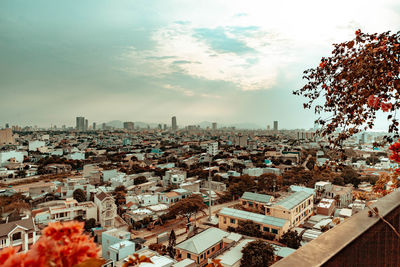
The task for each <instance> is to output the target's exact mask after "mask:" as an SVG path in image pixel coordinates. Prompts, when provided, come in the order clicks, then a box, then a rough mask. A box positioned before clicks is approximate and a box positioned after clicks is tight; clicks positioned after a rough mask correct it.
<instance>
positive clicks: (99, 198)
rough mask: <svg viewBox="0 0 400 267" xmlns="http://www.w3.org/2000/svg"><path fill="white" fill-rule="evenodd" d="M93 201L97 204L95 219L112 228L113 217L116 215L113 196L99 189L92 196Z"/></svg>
mask: <svg viewBox="0 0 400 267" xmlns="http://www.w3.org/2000/svg"><path fill="white" fill-rule="evenodd" d="M94 203H95V204H96V206H97V209H98V210H97V216H98V217H97V220H98V222H99V223H100V224H101V226H103V227H106V228H112V227H114V226H115V217H116V216H117V206H116V205H115V201H114V198H113V197H112V196H111V195H109V194H107V193H105V192H104V191H101V192H100V193H98V194H97V195H95V197H94Z"/></svg>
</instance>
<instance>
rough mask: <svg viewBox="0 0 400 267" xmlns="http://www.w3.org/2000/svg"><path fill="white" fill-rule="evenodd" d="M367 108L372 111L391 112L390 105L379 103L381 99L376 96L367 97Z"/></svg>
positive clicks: (391, 106)
mask: <svg viewBox="0 0 400 267" xmlns="http://www.w3.org/2000/svg"><path fill="white" fill-rule="evenodd" d="M368 106H370V107H372V108H374V109H378V108H380V109H382V111H383V112H388V111H391V110H392V108H393V105H392V103H390V102H387V103H386V102H383V101H381V98H380V97H378V96H374V95H370V96H369V97H368Z"/></svg>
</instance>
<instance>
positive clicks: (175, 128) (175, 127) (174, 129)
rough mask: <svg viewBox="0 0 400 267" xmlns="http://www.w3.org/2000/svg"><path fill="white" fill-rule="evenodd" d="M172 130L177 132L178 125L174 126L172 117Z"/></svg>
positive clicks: (174, 122)
mask: <svg viewBox="0 0 400 267" xmlns="http://www.w3.org/2000/svg"><path fill="white" fill-rule="evenodd" d="M172 130H173V131H176V130H178V125H177V124H176V117H175V116H173V117H172Z"/></svg>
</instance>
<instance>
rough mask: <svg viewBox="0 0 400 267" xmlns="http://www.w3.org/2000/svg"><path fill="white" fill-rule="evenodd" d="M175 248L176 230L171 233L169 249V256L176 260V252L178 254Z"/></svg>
mask: <svg viewBox="0 0 400 267" xmlns="http://www.w3.org/2000/svg"><path fill="white" fill-rule="evenodd" d="M175 246H176V235H175V231H174V229H172V230H171V233H170V234H169V239H168V247H167V251H168V254H169V256H170V257H171V258H172V259H175V252H176V251H175Z"/></svg>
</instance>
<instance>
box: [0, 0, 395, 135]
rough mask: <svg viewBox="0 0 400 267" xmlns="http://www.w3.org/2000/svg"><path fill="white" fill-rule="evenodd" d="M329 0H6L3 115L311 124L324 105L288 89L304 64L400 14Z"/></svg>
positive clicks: (22, 120)
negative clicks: (313, 106)
mask: <svg viewBox="0 0 400 267" xmlns="http://www.w3.org/2000/svg"><path fill="white" fill-rule="evenodd" d="M371 3H372V2H371ZM327 8H328V6H327V5H326V4H321V3H320V2H318V1H310V2H307V3H287V2H282V3H268V4H266V3H264V2H262V1H252V2H249V3H248V2H246V3H244V2H240V1H232V2H229V4H226V2H224V1H204V2H202V5H199V4H198V3H197V2H194V1H188V2H185V3H181V2H179V1H168V2H162V1H151V2H146V4H143V3H141V2H132V1H120V2H118V3H112V4H111V3H108V2H106V1H84V2H82V3H80V5H76V4H75V3H72V2H69V1H62V2H57V3H56V2H54V1H45V0H38V1H35V2H29V1H14V0H12V1H11V0H5V1H2V2H1V3H0V15H1V18H2V23H1V26H0V35H1V36H2V38H1V41H0V56H1V58H3V59H4V60H2V61H1V62H0V69H1V70H2V71H1V74H0V78H1V79H0V88H1V93H2V97H1V99H0V107H1V108H0V122H4V123H9V124H10V125H38V126H41V127H44V126H50V125H51V124H56V125H58V124H59V125H64V124H65V125H71V126H72V125H74V124H75V122H74V118H75V117H76V116H84V117H87V118H89V121H92V122H93V121H95V122H108V121H112V120H121V121H131V120H135V121H143V122H149V123H150V122H154V123H158V122H163V123H166V122H169V121H170V118H171V117H172V116H177V118H179V122H180V125H189V124H193V123H195V122H202V121H210V122H217V123H218V124H233V123H236V122H242V123H253V124H257V125H259V126H260V127H262V128H264V127H266V125H267V124H269V125H271V122H272V121H273V120H278V121H279V122H280V124H279V126H280V128H303V127H310V128H311V127H312V126H313V122H314V120H315V119H316V116H315V115H314V114H313V111H312V110H311V111H310V110H303V105H302V103H303V102H304V99H302V98H300V97H297V96H293V95H292V94H291V92H292V90H295V89H299V88H301V87H302V85H303V84H304V81H302V78H301V77H302V75H303V71H304V70H305V69H307V68H310V67H314V66H316V65H317V64H318V62H319V61H320V59H321V57H323V56H326V55H328V54H329V52H330V51H331V50H332V43H335V42H341V41H344V40H348V39H349V38H352V37H353V36H354V31H355V30H356V29H358V28H361V29H362V30H363V31H365V32H371V33H372V32H382V31H387V30H392V31H394V30H397V28H398V25H400V16H399V13H400V12H399V11H400V6H399V4H398V3H397V2H396V1H391V0H389V1H380V2H379V3H378V2H374V3H373V4H368V3H367V2H365V1H352V2H351V3H347V2H345V1H342V2H340V1H339V2H337V3H335V5H332V6H329V10H330V12H329V14H327V12H326V11H327ZM65 10H69V12H64V11H65ZM166 10H168V12H165V11H166ZM282 14H285V16H282ZM288 17H290V19H287V18H288ZM133 118H134V119H133ZM384 124H385V122H384V120H378V123H377V128H378V129H385V125H384Z"/></svg>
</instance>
